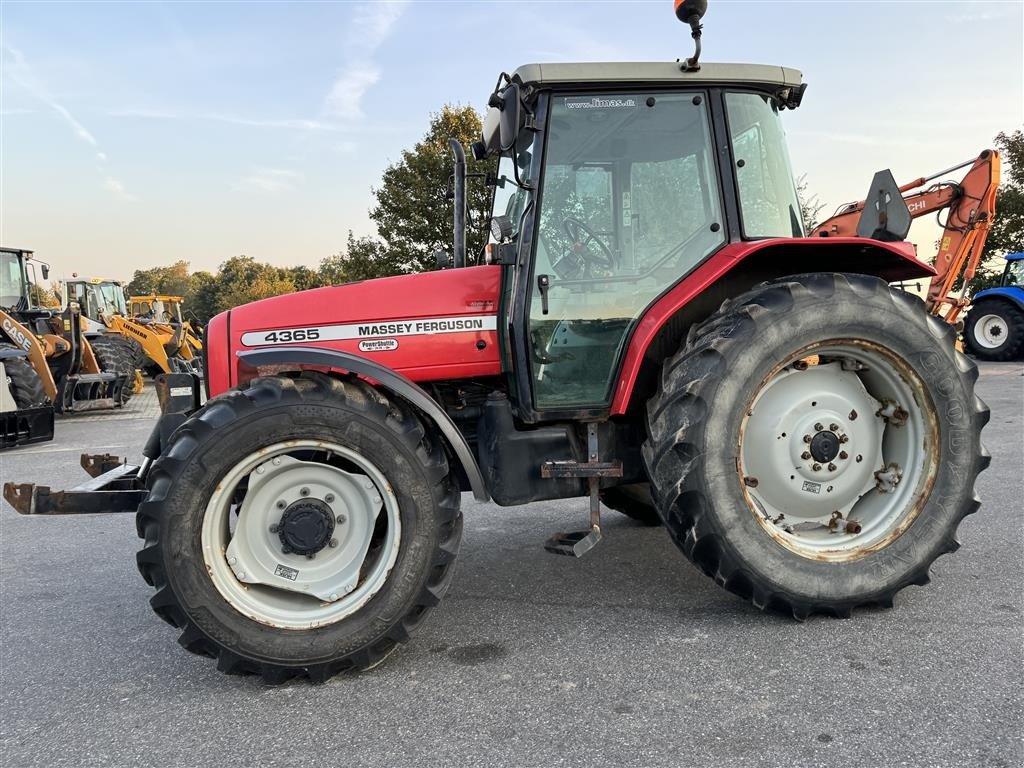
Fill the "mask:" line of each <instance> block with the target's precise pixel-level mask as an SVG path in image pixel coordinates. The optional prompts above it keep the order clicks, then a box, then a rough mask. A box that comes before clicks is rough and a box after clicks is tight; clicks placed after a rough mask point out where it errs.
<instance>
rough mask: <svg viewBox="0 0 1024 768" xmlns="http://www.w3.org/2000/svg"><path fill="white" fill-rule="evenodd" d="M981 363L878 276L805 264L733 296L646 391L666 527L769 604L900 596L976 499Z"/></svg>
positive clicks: (836, 606) (738, 586) (800, 610)
mask: <svg viewBox="0 0 1024 768" xmlns="http://www.w3.org/2000/svg"><path fill="white" fill-rule="evenodd" d="M976 378H977V369H976V367H975V366H974V365H973V364H972V363H971V362H970V361H969V360H968V359H967V358H966V357H964V356H963V355H961V354H959V353H958V352H957V351H956V350H955V348H954V345H953V338H952V330H951V329H950V328H949V327H948V326H946V325H944V324H942V323H941V322H940V321H938V320H937V319H936V318H934V317H931V316H929V315H928V314H927V313H926V312H925V311H924V308H923V305H922V304H921V302H920V301H919V300H918V299H916V298H914V297H911V296H908V295H907V294H905V293H902V292H900V291H893V290H891V289H890V288H889V286H888V285H886V284H885V283H884V282H882V281H881V280H878V279H876V278H872V277H866V276H862V275H840V274H812V275H801V276H797V277H792V278H788V279H786V280H784V281H779V282H776V283H769V284H765V285H762V286H759V287H757V288H755V289H753V290H752V291H750V292H748V293H747V294H744V295H743V296H740V297H738V298H736V299H734V300H732V301H730V302H727V303H726V305H724V306H723V307H722V309H720V310H719V311H718V312H717V313H716V314H715V315H713V316H712V317H711V318H709V319H708V320H707V321H705V322H704V323H703V324H702V325H701V326H699V327H698V328H695V329H694V330H693V331H692V332H691V334H690V338H689V340H688V342H687V344H686V345H685V346H684V347H683V349H682V350H681V351H680V352H679V353H678V354H677V355H676V356H675V357H674V358H672V359H670V360H668V361H667V362H666V364H665V366H664V369H663V374H662V380H661V386H660V390H659V392H658V393H657V394H656V395H655V396H654V397H653V398H652V400H651V401H650V403H649V405H648V434H649V438H648V440H647V442H646V443H645V445H644V448H643V455H644V460H645V462H646V465H647V468H648V473H649V476H650V478H651V483H652V489H653V491H654V495H655V499H656V501H657V503H658V504H659V507H660V510H661V514H662V517H663V518H664V519H665V521H666V526H667V528H668V530H669V533H670V534H671V536H672V538H673V540H674V541H675V543H676V544H677V545H678V546H679V547H680V548H681V549H682V550H683V552H684V553H685V554H686V555H687V556H688V557H689V558H690V559H691V560H693V561H694V563H696V564H697V565H698V567H700V568H701V570H703V571H704V572H705V573H706V574H707V575H709V576H711V577H712V578H714V579H715V580H716V581H717V582H718V583H719V584H720V585H722V586H724V587H725V588H726V589H728V590H730V591H732V592H735V593H737V594H739V595H741V596H743V597H745V598H747V599H749V600H750V601H751V602H753V604H754V605H756V606H757V607H759V608H762V609H765V608H771V609H776V610H781V611H785V612H788V613H791V614H792V615H793V616H795V617H796V618H801V619H802V618H804V617H806V616H807V615H809V614H810V613H813V612H824V613H831V614H834V615H840V616H846V615H849V613H850V611H851V610H852V609H853V608H854V607H856V606H858V605H863V604H879V605H886V606H887V605H891V604H892V600H893V597H894V595H895V594H896V593H897V592H899V591H900V590H901V589H903V588H904V587H905V586H907V585H909V584H924V583H925V582H926V581H927V580H928V570H929V567H930V566H931V564H932V562H933V561H934V560H935V559H936V558H937V557H938V556H939V555H941V554H942V553H944V552H950V551H953V550H954V549H956V547H957V546H958V544H957V541H956V538H955V535H956V529H957V526H958V524H959V523H960V521H961V520H962V519H963V517H964V516H965V515H967V514H969V513H971V512H973V511H975V510H976V509H977V507H978V504H979V502H978V500H977V498H976V496H975V493H974V483H975V478H976V477H977V475H978V473H979V472H980V471H981V470H982V469H984V468H985V467H986V466H987V465H988V456H987V455H986V454H985V453H984V451H983V449H982V446H981V442H980V437H979V436H980V432H981V428H982V426H983V425H984V424H985V423H986V422H987V421H988V416H989V413H988V408H986V407H985V405H984V403H982V402H981V400H979V399H978V398H977V397H976V396H975V394H974V381H975V380H976Z"/></svg>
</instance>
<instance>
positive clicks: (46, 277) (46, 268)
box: [39, 264, 50, 280]
mask: <svg viewBox="0 0 1024 768" xmlns="http://www.w3.org/2000/svg"><path fill="white" fill-rule="evenodd" d="M39 271H40V272H42V273H43V280H49V279H50V265H49V264H40V265H39Z"/></svg>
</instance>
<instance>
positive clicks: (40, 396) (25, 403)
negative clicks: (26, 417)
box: [0, 344, 47, 408]
mask: <svg viewBox="0 0 1024 768" xmlns="http://www.w3.org/2000/svg"><path fill="white" fill-rule="evenodd" d="M0 349H18V347H16V346H14V345H13V344H0ZM3 364H4V371H5V372H6V374H7V386H8V387H10V390H11V397H13V398H14V402H15V403H16V404H17V405H18V407H19V408H34V407H36V406H38V405H45V404H46V401H47V397H46V390H45V389H43V380H42V379H40V378H39V374H38V373H36V369H35V368H33V367H32V364H31V363H30V362H29V361H28V358H25V357H8V358H4V360H3Z"/></svg>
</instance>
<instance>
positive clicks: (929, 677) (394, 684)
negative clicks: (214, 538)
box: [0, 364, 1024, 768]
mask: <svg viewBox="0 0 1024 768" xmlns="http://www.w3.org/2000/svg"><path fill="white" fill-rule="evenodd" d="M978 390H979V393H980V394H981V396H982V397H983V398H984V399H985V400H986V401H987V402H988V403H989V405H990V406H991V408H992V421H991V423H990V424H989V426H988V427H987V429H986V432H985V442H986V444H987V445H988V446H989V448H990V450H991V452H992V454H993V461H992V466H991V468H990V469H989V470H988V471H986V472H985V473H984V474H983V475H982V477H981V480H980V485H979V489H980V492H981V495H982V497H983V500H984V504H983V506H982V508H981V511H980V512H979V513H978V514H976V515H973V516H972V517H970V518H968V519H967V520H966V521H965V522H964V523H963V525H962V526H961V528H960V540H961V541H962V542H963V547H962V548H961V549H960V551H959V552H957V553H956V554H954V555H951V556H946V557H943V558H941V559H940V560H939V561H938V562H937V563H936V565H935V566H934V567H933V569H932V582H931V584H929V585H928V586H926V587H922V588H918V587H911V588H909V589H907V590H905V591H904V592H902V593H901V594H900V596H899V597H898V598H897V601H896V607H895V609H893V610H881V609H877V610H860V611H857V612H856V613H855V614H854V616H853V618H851V619H848V620H838V619H831V618H826V617H814V618H812V619H811V620H809V621H807V622H805V623H803V624H798V623H796V622H793V621H791V620H787V619H784V618H781V617H778V616H774V615H770V614H763V613H760V612H759V611H757V610H755V609H754V608H752V607H751V606H749V605H748V604H747V603H745V602H743V601H742V600H740V599H738V598H736V597H734V596H732V595H730V594H728V593H726V592H724V591H723V590H721V589H719V588H718V587H716V586H715V585H714V584H713V583H712V582H711V581H710V580H708V579H707V578H705V577H704V576H703V575H701V574H700V573H698V572H697V570H696V569H695V568H694V567H693V566H691V565H690V564H689V562H688V561H687V560H686V559H685V558H684V557H683V556H682V555H681V554H680V553H679V552H677V551H676V549H675V548H674V546H673V545H672V544H671V542H670V541H669V538H668V535H667V534H666V533H665V531H664V530H663V529H660V528H642V527H638V526H637V525H635V524H634V523H632V522H631V521H630V520H628V519H626V518H623V517H621V516H618V515H616V514H615V513H608V515H607V518H606V521H607V523H606V536H605V539H604V541H603V542H602V543H601V544H600V546H599V547H598V548H597V549H595V550H594V551H593V552H592V553H590V554H589V555H588V556H587V557H585V558H584V559H582V560H580V561H573V560H571V559H569V558H565V557H554V556H552V555H549V554H547V553H545V552H544V551H543V549H542V547H541V545H542V543H543V541H544V539H545V538H546V537H547V536H548V535H549V534H550V533H552V532H554V531H556V530H560V529H565V528H567V527H568V528H570V529H572V528H574V527H578V525H579V523H580V522H581V521H582V520H583V518H584V514H585V511H584V510H585V502H584V501H583V500H571V501H560V502H546V503H539V504H532V505H530V506H527V507H523V508H513V509H504V508H501V507H497V506H495V505H492V504H479V503H477V502H475V501H473V499H472V497H471V496H469V495H464V496H463V508H464V511H465V518H466V526H465V537H464V540H463V546H462V551H461V554H460V557H459V563H458V566H457V572H456V576H455V580H454V583H453V585H452V588H451V591H450V592H449V594H448V596H447V598H446V599H445V601H444V602H443V603H442V604H441V606H440V607H439V608H437V609H436V610H435V611H434V612H433V614H432V615H431V617H430V619H429V620H428V621H427V622H426V624H425V625H424V626H423V627H421V629H420V630H419V631H418V632H417V633H415V634H414V636H413V638H412V642H411V643H410V644H408V645H406V646H404V647H403V648H402V649H400V650H399V651H398V652H397V653H395V654H394V655H392V656H391V657H390V658H389V659H388V660H387V661H386V662H385V663H384V664H383V665H382V666H381V667H379V668H377V669H375V670H372V671H371V672H368V673H364V674H362V675H358V676H341V677H337V678H334V679H333V680H331V681H330V682H328V683H326V684H324V685H320V686H313V685H310V684H308V683H305V682H293V683H289V684H286V685H284V686H281V687H268V686H265V685H263V684H261V683H259V682H257V681H256V680H253V679H252V678H238V677H226V676H224V675H222V674H220V673H219V672H217V670H216V669H215V666H214V664H213V663H212V662H211V661H210V660H209V659H204V658H200V657H197V656H192V655H190V654H188V653H186V652H185V651H184V650H183V649H182V648H180V647H179V646H178V645H177V643H176V642H175V640H176V637H177V632H176V630H173V629H172V628H171V627H169V626H167V625H166V624H164V623H163V622H162V621H160V620H159V619H157V617H156V616H155V615H154V614H153V613H152V611H151V610H150V607H149V605H148V600H149V597H150V594H151V589H150V588H149V587H148V586H146V584H145V583H144V582H143V581H142V579H141V577H140V576H139V574H138V572H137V571H136V568H135V551H136V549H137V548H138V545H139V541H138V539H137V538H136V536H135V527H134V520H133V518H132V516H130V515H121V516H82V517H80V518H70V517H66V518H51V519H46V518H23V517H19V516H18V515H17V514H16V513H15V512H14V511H13V510H12V509H11V508H10V507H8V506H7V505H6V504H3V508H2V509H0V644H2V645H0V763H2V764H3V765H4V766H9V767H10V768H21V767H22V766H26V767H27V766H47V767H57V766H75V768H85V767H86V766H192V765H219V766H225V767H230V768H243V767H246V766H287V767H288V768H295V767H296V766H338V767H344V768H359V767H361V766H385V765H387V766H409V765H416V766H434V765H438V766H441V765H443V766H563V765H565V766H568V765H573V766H576V765H579V766H625V765H637V766H680V767H682V766H686V767H687V768H689V767H691V766H709V767H712V766H713V767H714V768H721V767H723V766H729V767H731V766H786V767H787V768H791V767H793V766H801V767H802V766H886V767H889V766H892V767H895V766H930V767H932V766H934V767H938V766H979V767H981V766H984V767H986V768H1000V767H1003V768H1011V767H1012V768H1016V767H1017V766H1021V765H1022V764H1024V741H1022V733H1024V714H1022V690H1024V640H1022V637H1024V590H1022V575H1024V526H1022V512H1024V481H1022V476H1024V454H1022V442H1024V428H1022V422H1024V367H1022V366H1021V365H1019V364H984V365H982V377H981V379H980V381H979V384H978ZM154 413H155V407H154V402H153V397H152V393H151V392H147V393H144V394H143V395H141V396H139V398H138V399H137V400H136V401H134V402H133V404H132V405H131V406H130V407H129V409H128V410H127V411H125V412H120V413H116V414H113V415H88V416H82V417H74V418H67V419H62V420H60V421H59V422H58V425H57V439H56V440H55V441H54V442H53V443H50V444H44V445H38V446H28V447H25V448H20V449H17V450H14V451H9V452H6V453H4V454H0V476H2V478H3V480H5V481H6V480H16V481H19V482H29V481H34V482H40V483H45V484H47V485H50V486H51V487H53V488H60V487H68V486H71V485H74V484H76V483H78V482H81V480H82V479H83V478H85V475H84V473H83V472H82V471H81V469H79V467H78V463H77V462H78V455H79V454H80V453H81V452H82V451H84V450H88V451H90V452H100V451H108V452H110V453H119V454H122V455H127V456H129V457H130V458H133V459H138V457H139V449H140V448H141V446H142V443H143V441H144V440H145V438H146V436H147V435H148V433H149V430H150V428H151V426H152V423H153V415H154Z"/></svg>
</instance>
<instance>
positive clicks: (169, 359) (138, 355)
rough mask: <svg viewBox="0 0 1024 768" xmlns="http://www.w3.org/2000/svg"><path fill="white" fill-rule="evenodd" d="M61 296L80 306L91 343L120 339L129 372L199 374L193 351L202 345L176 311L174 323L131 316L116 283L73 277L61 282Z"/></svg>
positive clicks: (119, 285)
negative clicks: (129, 354) (128, 349)
mask: <svg viewBox="0 0 1024 768" xmlns="http://www.w3.org/2000/svg"><path fill="white" fill-rule="evenodd" d="M63 293H64V294H65V296H66V300H67V301H74V302H77V303H78V304H79V305H80V306H81V308H82V317H83V320H84V322H85V326H86V331H85V333H86V335H87V336H88V337H89V338H90V340H91V341H92V343H94V344H96V343H99V342H100V341H101V340H103V339H116V338H121V339H124V340H125V342H127V343H130V344H131V346H132V349H133V371H134V369H136V368H141V369H143V370H145V371H146V372H148V373H150V374H152V375H154V376H155V375H158V374H160V373H177V372H183V373H192V372H195V373H198V372H199V370H200V365H199V358H198V355H197V354H196V352H197V351H198V350H201V349H202V344H201V343H200V342H199V341H198V339H197V338H196V337H195V335H194V334H193V333H192V332H191V326H188V328H187V329H186V327H185V326H186V325H187V324H184V325H183V324H182V323H181V322H180V318H181V316H180V311H179V313H178V315H177V318H178V321H177V322H173V321H172V322H156V321H155V320H153V319H150V318H147V317H144V316H138V317H132V316H131V315H130V314H129V312H128V308H127V306H126V304H125V295H124V286H123V285H122V284H121V283H120V282H118V281H116V280H107V279H102V278H90V279H82V278H78V277H77V276H75V277H73V279H71V280H68V281H66V282H65V284H64V290H63ZM175 298H176V297H175ZM178 301H179V302H180V299H178ZM192 340H194V345H193V341H192ZM194 350H196V351H194ZM139 381H141V377H140V379H139Z"/></svg>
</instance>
